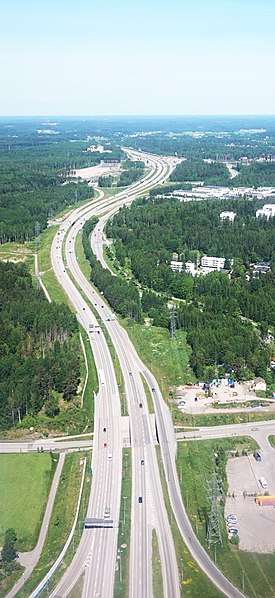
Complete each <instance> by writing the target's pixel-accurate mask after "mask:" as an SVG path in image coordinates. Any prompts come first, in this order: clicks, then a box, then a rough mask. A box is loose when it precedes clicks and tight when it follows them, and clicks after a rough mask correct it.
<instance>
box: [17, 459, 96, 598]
mask: <svg viewBox="0 0 275 598" xmlns="http://www.w3.org/2000/svg"><path fill="white" fill-rule="evenodd" d="M85 456H87V457H88V465H87V468H86V473H85V483H84V487H83V493H82V502H81V508H80V513H79V525H77V528H76V531H75V539H74V542H72V543H71V546H70V548H69V550H68V552H67V554H66V556H65V558H64V561H63V563H62V566H61V567H60V568H59V569H58V571H57V573H56V574H55V576H54V578H53V580H52V582H51V583H49V587H48V589H45V591H43V592H42V593H41V598H44V597H46V596H48V595H49V592H51V591H52V590H53V587H54V585H55V584H56V583H57V581H58V580H59V579H60V577H61V576H62V574H63V573H64V570H65V568H66V567H67V566H68V565H69V563H70V562H71V560H72V556H73V549H76V547H77V545H78V542H79V540H80V535H81V533H82V530H83V523H84V517H85V514H86V508H87V504H88V498H89V494H90V456H91V452H90V451H89V452H88V453H85V452H81V453H70V454H68V455H67V456H66V459H65V463H64V466H63V470H62V474H61V478H60V483H59V486H58V491H57V495H56V499H55V502H54V506H53V512H52V517H51V520H50V525H49V530H48V534H47V537H46V540H45V544H44V547H43V550H42V554H41V557H40V559H39V562H38V564H37V565H36V567H35V569H34V571H33V573H32V575H31V577H30V578H29V579H28V581H27V582H26V584H25V585H24V587H23V588H22V589H21V590H20V591H19V592H18V594H17V595H16V598H28V596H30V594H31V593H32V591H33V590H34V588H35V587H36V586H37V585H38V583H39V582H40V581H41V579H43V577H44V575H45V574H46V572H47V571H48V570H49V569H50V567H51V566H52V564H53V563H54V561H55V559H56V558H57V557H58V555H59V554H60V552H61V550H62V548H63V546H64V544H65V542H66V540H67V538H68V536H69V533H70V530H71V527H72V523H73V520H74V517H75V512H76V506H77V502H78V497H79V489H80V483H81V478H82V470H83V463H84V457H85Z"/></svg>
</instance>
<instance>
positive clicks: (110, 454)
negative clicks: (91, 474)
mask: <svg viewBox="0 0 275 598" xmlns="http://www.w3.org/2000/svg"><path fill="white" fill-rule="evenodd" d="M112 458H113V455H112V453H109V455H108V461H112Z"/></svg>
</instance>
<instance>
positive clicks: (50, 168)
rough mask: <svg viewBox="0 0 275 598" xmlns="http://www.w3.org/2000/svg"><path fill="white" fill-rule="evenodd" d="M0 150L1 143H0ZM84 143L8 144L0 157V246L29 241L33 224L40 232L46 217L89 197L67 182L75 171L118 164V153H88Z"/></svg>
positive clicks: (88, 189) (88, 191) (114, 149)
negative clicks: (106, 161)
mask: <svg viewBox="0 0 275 598" xmlns="http://www.w3.org/2000/svg"><path fill="white" fill-rule="evenodd" d="M0 145H1V139H0ZM88 146H89V144H88V143H87V142H81V141H76V142H75V143H70V142H69V141H67V142H59V143H53V142H51V143H49V142H44V143H41V141H40V140H36V139H32V141H31V140H26V139H24V140H22V139H21V138H19V139H17V138H16V139H9V145H2V151H1V152H0V243H5V242H7V241H17V242H24V241H27V240H30V239H33V238H34V235H35V223H36V222H38V223H39V227H40V230H41V231H42V230H43V229H44V228H46V227H47V221H48V218H49V217H52V216H53V215H54V214H56V213H57V212H58V211H60V210H62V209H63V208H65V207H67V206H69V205H73V204H75V203H77V202H79V201H82V200H84V199H88V198H90V197H93V196H94V190H93V189H92V188H91V187H89V186H88V184H87V183H84V182H82V183H80V182H77V181H76V179H75V180H74V182H72V179H71V178H70V174H73V173H74V172H75V169H77V168H84V167H86V166H93V165H96V164H99V163H100V161H101V160H104V159H110V156H111V157H112V158H116V159H121V158H122V156H123V155H124V154H123V152H122V151H121V150H120V149H119V148H117V147H115V146H110V147H111V149H112V154H109V153H107V154H104V153H102V154H100V153H99V152H89V151H87V147H88Z"/></svg>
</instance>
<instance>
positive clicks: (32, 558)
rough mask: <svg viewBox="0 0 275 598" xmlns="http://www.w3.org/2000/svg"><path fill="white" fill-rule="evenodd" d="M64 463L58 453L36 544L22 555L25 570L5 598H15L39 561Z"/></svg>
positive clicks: (61, 454) (63, 457)
mask: <svg viewBox="0 0 275 598" xmlns="http://www.w3.org/2000/svg"><path fill="white" fill-rule="evenodd" d="M64 461H65V453H60V457H59V461H58V464H57V468H56V471H55V474H54V477H53V481H52V486H51V490H50V494H49V499H48V503H47V507H46V511H45V515H44V519H43V522H42V525H41V530H40V534H39V538H38V542H37V544H36V546H35V548H34V550H32V551H31V552H29V553H23V555H22V557H23V558H22V564H24V565H26V569H25V571H24V573H23V575H22V576H21V577H20V579H19V580H18V581H17V583H16V584H15V585H14V586H13V588H12V590H11V591H10V592H9V593H8V594H7V595H6V597H5V598H13V596H15V595H16V594H17V592H19V590H20V589H21V588H22V586H23V585H24V583H25V582H26V581H27V579H28V578H29V577H30V575H31V574H32V572H33V569H34V567H35V566H36V565H37V563H38V561H39V559H40V555H41V552H42V548H43V546H44V542H45V539H46V536H47V533H48V527H49V523H50V518H51V514H52V510H53V505H54V501H55V497H56V491H57V488H58V484H59V480H60V476H61V472H62V469H63V465H64ZM20 562H21V559H20Z"/></svg>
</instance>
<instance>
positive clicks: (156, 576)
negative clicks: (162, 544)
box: [152, 529, 163, 598]
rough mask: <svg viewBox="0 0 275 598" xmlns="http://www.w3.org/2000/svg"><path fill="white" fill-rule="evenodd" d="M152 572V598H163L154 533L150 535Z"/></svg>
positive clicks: (156, 540)
mask: <svg viewBox="0 0 275 598" xmlns="http://www.w3.org/2000/svg"><path fill="white" fill-rule="evenodd" d="M152 570H153V596H154V598H163V583H162V573H161V562H160V554H159V545H158V538H157V534H156V531H155V530H154V529H153V533H152Z"/></svg>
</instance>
